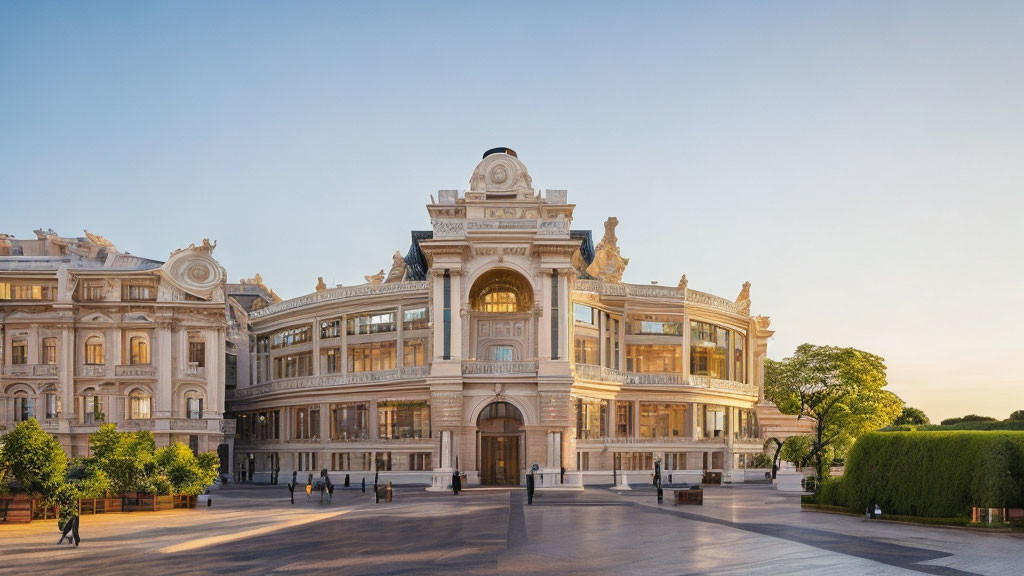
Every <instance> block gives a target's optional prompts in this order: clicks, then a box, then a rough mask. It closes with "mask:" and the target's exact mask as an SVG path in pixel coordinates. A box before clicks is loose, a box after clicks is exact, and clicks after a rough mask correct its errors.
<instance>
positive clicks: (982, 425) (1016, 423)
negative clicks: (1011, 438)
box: [882, 420, 1024, 432]
mask: <svg viewBox="0 0 1024 576" xmlns="http://www.w3.org/2000/svg"><path fill="white" fill-rule="evenodd" d="M915 430H916V431H918V432H941V431H952V430H1024V420H1003V421H1001V422H960V423H959V424H948V425H946V426H942V425H940V424H900V425H898V426H888V427H886V428H883V429H882V432H914V431H915Z"/></svg>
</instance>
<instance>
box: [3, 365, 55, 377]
mask: <svg viewBox="0 0 1024 576" xmlns="http://www.w3.org/2000/svg"><path fill="white" fill-rule="evenodd" d="M0 369H2V370H3V375H4V376H18V377H25V376H56V375H57V365H56V364H12V365H10V366H3V367H2V368H0Z"/></svg>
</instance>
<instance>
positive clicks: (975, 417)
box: [939, 414, 996, 426]
mask: <svg viewBox="0 0 1024 576" xmlns="http://www.w3.org/2000/svg"><path fill="white" fill-rule="evenodd" d="M963 422H996V419H995V418H993V417H991V416H978V415H977V414H968V415H967V416H961V417H960V418H946V419H945V420H943V421H942V422H939V424H942V425H943V426H949V425H951V424H961V423H963Z"/></svg>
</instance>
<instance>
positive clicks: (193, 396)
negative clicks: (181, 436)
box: [185, 392, 203, 420]
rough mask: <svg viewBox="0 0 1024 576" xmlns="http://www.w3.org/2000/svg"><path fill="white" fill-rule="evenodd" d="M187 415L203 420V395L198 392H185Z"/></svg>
mask: <svg viewBox="0 0 1024 576" xmlns="http://www.w3.org/2000/svg"><path fill="white" fill-rule="evenodd" d="M185 417H186V418H188V419H190V420H202V418H203V397H202V396H200V395H199V393H198V392H186V393H185Z"/></svg>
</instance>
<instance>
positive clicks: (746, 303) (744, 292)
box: [736, 282, 750, 314]
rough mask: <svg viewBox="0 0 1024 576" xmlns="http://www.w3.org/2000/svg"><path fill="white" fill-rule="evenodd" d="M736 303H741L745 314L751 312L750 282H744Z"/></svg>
mask: <svg viewBox="0 0 1024 576" xmlns="http://www.w3.org/2000/svg"><path fill="white" fill-rule="evenodd" d="M736 303H737V304H739V305H740V311H741V312H742V313H743V314H749V313H750V282H744V283H743V288H742V289H741V290H740V293H739V296H736Z"/></svg>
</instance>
